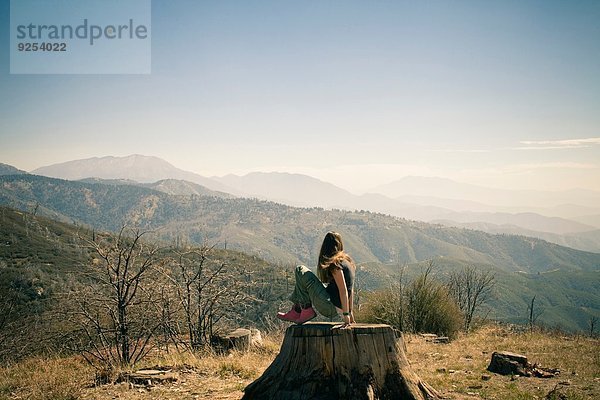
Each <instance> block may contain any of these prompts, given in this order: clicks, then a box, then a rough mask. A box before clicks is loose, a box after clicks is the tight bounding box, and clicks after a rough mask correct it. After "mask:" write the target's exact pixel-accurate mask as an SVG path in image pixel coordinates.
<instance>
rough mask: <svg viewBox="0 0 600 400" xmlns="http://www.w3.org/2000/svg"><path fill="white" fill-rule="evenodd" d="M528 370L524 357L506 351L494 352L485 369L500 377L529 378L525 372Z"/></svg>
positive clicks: (527, 363)
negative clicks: (515, 376) (519, 376)
mask: <svg viewBox="0 0 600 400" xmlns="http://www.w3.org/2000/svg"><path fill="white" fill-rule="evenodd" d="M529 368H530V365H529V362H528V361H527V357H526V356H524V355H522V354H516V353H511V352H508V351H500V352H496V351H495V352H494V353H493V354H492V360H491V361H490V365H489V366H488V368H487V369H488V371H490V372H495V373H497V374H500V375H521V376H531V374H530V373H528V371H527V370H528V369H529Z"/></svg>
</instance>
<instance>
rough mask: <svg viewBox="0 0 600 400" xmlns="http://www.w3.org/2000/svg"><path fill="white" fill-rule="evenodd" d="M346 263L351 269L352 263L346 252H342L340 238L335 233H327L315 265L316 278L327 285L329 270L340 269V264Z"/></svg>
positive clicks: (330, 275) (342, 247) (329, 280)
mask: <svg viewBox="0 0 600 400" xmlns="http://www.w3.org/2000/svg"><path fill="white" fill-rule="evenodd" d="M344 260H346V261H348V262H349V263H350V265H351V266H352V268H354V262H353V261H352V258H350V256H349V255H348V254H346V252H344V243H343V242H342V236H341V235H340V234H339V233H337V232H327V234H326V235H325V239H323V244H322V245H321V251H320V252H319V263H318V264H317V276H318V277H319V280H320V281H321V282H323V283H329V282H331V279H332V274H331V269H332V268H338V269H341V268H342V267H341V265H340V264H341V262H342V261H344Z"/></svg>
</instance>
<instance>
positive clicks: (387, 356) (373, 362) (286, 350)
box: [242, 322, 439, 400]
mask: <svg viewBox="0 0 600 400" xmlns="http://www.w3.org/2000/svg"><path fill="white" fill-rule="evenodd" d="M336 325H338V324H334V323H327V322H321V323H306V324H304V325H293V326H290V327H289V328H288V329H287V331H286V333H285V337H284V339H283V344H282V345H281V350H280V352H279V354H278V355H277V357H276V358H275V360H274V361H273V363H272V364H271V365H270V366H269V367H268V368H267V369H266V370H265V372H264V373H263V375H262V376H261V377H260V378H258V379H257V380H255V381H254V382H252V383H251V384H250V385H248V386H247V387H246V389H245V390H244V392H245V394H244V397H243V398H242V399H243V400H272V399H285V400H301V399H303V400H304V399H311V400H338V399H352V400H363V399H365V400H367V399H368V400H379V399H381V400H383V399H415V400H417V399H418V400H425V399H438V398H439V395H438V394H437V392H436V391H435V390H434V389H433V388H431V387H430V386H429V385H427V384H426V383H425V382H423V381H421V380H420V379H419V377H418V376H417V375H416V374H415V373H414V372H413V371H412V369H411V367H410V364H409V363H408V360H407V359H406V355H405V354H404V350H403V345H402V343H397V339H396V337H395V335H394V331H393V330H392V328H391V327H390V326H389V325H371V324H353V325H351V326H350V327H349V328H345V329H334V327H335V326H336ZM399 340H400V341H401V340H402V339H399Z"/></svg>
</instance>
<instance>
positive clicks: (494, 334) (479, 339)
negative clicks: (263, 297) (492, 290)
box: [405, 326, 600, 399]
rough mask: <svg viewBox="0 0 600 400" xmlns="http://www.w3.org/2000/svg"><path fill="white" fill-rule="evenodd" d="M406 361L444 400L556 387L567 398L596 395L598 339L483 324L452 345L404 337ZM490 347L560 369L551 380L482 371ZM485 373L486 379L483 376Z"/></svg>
mask: <svg viewBox="0 0 600 400" xmlns="http://www.w3.org/2000/svg"><path fill="white" fill-rule="evenodd" d="M405 340H406V345H407V350H408V352H407V355H408V358H409V360H410V361H411V365H412V366H413V368H414V369H415V371H416V372H417V374H419V376H421V378H423V379H424V380H425V381H426V382H428V383H430V384H431V385H432V386H434V387H435V388H436V389H438V390H439V391H441V392H442V393H443V394H444V395H445V396H446V397H447V398H449V399H466V398H468V399H473V398H483V399H543V398H544V397H545V396H546V395H547V394H548V393H549V392H550V391H551V390H552V389H554V388H555V387H556V388H557V390H558V391H559V392H560V393H563V394H566V395H567V397H568V399H597V398H600V347H599V344H600V341H598V340H597V339H596V340H593V339H590V338H586V337H565V336H561V335H551V334H543V333H539V332H533V333H529V332H528V333H513V332H509V331H508V330H507V329H505V328H501V327H497V326H488V327H484V328H482V329H480V330H479V331H477V332H474V333H472V334H470V335H468V336H462V337H459V338H458V339H457V340H455V341H453V342H452V343H451V344H446V345H444V344H433V343H429V342H426V341H425V340H424V339H423V338H421V337H419V336H415V335H407V336H405ZM494 351H512V352H515V353H520V354H524V355H526V356H527V357H528V360H529V362H531V363H538V364H540V365H541V366H543V367H550V368H559V369H560V370H561V373H560V375H559V376H558V377H555V378H550V379H542V378H524V377H518V378H517V377H509V376H501V375H497V374H493V373H490V372H488V371H487V366H488V365H489V363H490V359H491V355H492V353H493V352H494ZM483 375H488V376H489V377H490V379H489V380H483V379H482V376H483Z"/></svg>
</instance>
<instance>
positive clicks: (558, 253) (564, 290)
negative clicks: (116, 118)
mask: <svg viewBox="0 0 600 400" xmlns="http://www.w3.org/2000/svg"><path fill="white" fill-rule="evenodd" d="M158 186H159V187H164V185H158ZM207 193H208V194H206V195H204V194H194V193H192V194H177V195H173V194H167V193H164V192H161V191H158V190H155V189H152V188H148V187H143V186H140V185H139V184H136V185H131V184H127V183H126V182H123V181H112V182H109V183H108V184H107V183H104V182H101V181H96V182H94V183H90V182H81V181H79V182H74V181H68V180H62V179H54V178H48V177H43V176H37V175H26V174H24V175H18V176H17V175H10V176H2V177H0V204H2V205H5V206H9V207H11V208H14V209H19V210H23V211H29V212H33V213H35V214H37V215H45V216H48V217H51V218H52V219H54V220H60V221H63V222H69V223H71V224H76V225H82V224H83V225H86V226H89V227H93V228H94V229H102V230H111V231H116V230H118V229H119V228H120V227H121V226H122V225H123V224H134V225H137V226H140V227H142V228H143V229H148V230H152V231H153V232H155V237H156V238H158V239H161V240H163V241H164V242H166V243H179V244H181V243H189V244H203V243H206V242H208V243H216V244H219V245H220V246H226V247H227V248H230V249H235V250H240V251H243V252H244V253H247V254H250V255H254V256H258V257H260V258H263V259H266V260H269V261H271V262H276V263H278V264H280V265H282V268H288V267H289V266H290V265H294V264H297V263H303V264H307V265H312V264H313V263H314V260H315V259H316V258H317V254H318V250H319V249H318V246H319V243H320V240H321V239H322V237H321V236H322V235H323V233H324V232H326V231H328V230H337V231H339V232H340V233H342V235H343V237H344V238H345V243H346V246H347V248H348V249H351V252H352V255H353V257H354V258H355V259H356V261H357V262H358V263H359V267H360V271H361V275H360V276H362V278H361V279H362V285H363V287H365V288H369V287H371V288H373V287H378V286H381V285H382V284H385V283H386V282H389V280H390V277H393V276H394V275H395V274H396V273H397V271H398V265H399V264H408V265H411V266H413V267H411V268H412V271H413V273H414V272H415V271H418V268H420V267H419V265H420V263H421V262H423V261H424V260H427V259H435V260H436V263H437V264H438V265H439V266H440V271H441V273H446V272H447V271H449V270H451V269H453V268H460V267H461V266H464V265H476V266H478V267H480V268H492V269H493V270H494V271H496V274H497V276H498V281H499V283H500V284H499V289H498V292H499V293H498V302H497V304H496V305H495V306H494V307H495V312H496V313H497V314H496V315H495V316H496V317H498V318H501V319H510V320H519V318H522V315H524V311H525V310H526V305H527V302H528V301H529V300H530V299H531V296H533V295H537V296H538V298H539V300H540V305H543V306H544V307H545V310H546V316H547V317H546V318H547V320H546V323H548V324H553V323H560V324H562V325H563V326H565V327H568V328H569V329H577V328H578V327H579V328H580V329H583V327H584V325H585V319H586V315H595V314H599V315H600V299H599V295H598V293H600V291H599V290H597V289H599V288H598V286H600V284H599V280H598V273H599V267H600V254H596V253H589V252H583V251H578V250H574V249H570V248H567V247H562V246H558V245H555V244H552V243H548V242H545V241H543V240H539V239H533V238H526V237H520V236H513V235H491V234H486V233H483V232H479V231H473V230H467V229H459V228H451V227H445V226H442V225H432V224H427V223H424V222H418V221H409V220H405V219H401V218H397V217H393V216H388V215H384V214H378V213H373V212H370V211H344V210H325V209H323V208H319V207H311V208H299V207H291V206H286V205H283V204H278V203H274V202H270V201H263V200H258V199H247V198H234V197H222V196H221V197H220V196H215V195H212V194H211V193H212V192H207ZM557 299H559V300H560V301H557ZM590 313H591V314H590Z"/></svg>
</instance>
